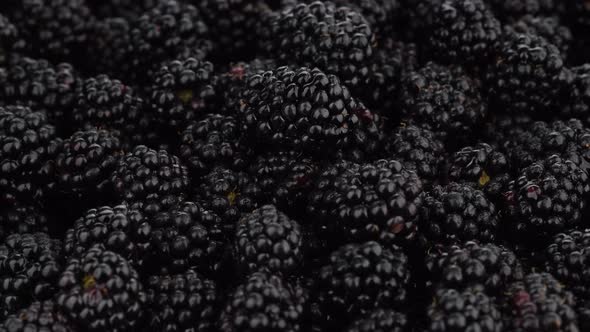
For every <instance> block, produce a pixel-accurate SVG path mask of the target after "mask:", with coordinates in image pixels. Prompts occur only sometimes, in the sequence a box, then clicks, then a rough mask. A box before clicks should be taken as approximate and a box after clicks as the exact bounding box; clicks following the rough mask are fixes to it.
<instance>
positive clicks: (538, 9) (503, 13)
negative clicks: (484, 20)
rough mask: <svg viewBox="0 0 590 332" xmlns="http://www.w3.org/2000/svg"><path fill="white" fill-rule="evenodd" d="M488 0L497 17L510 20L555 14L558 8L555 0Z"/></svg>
mask: <svg viewBox="0 0 590 332" xmlns="http://www.w3.org/2000/svg"><path fill="white" fill-rule="evenodd" d="M488 2H489V4H490V7H491V8H492V9H493V10H494V12H495V13H496V15H497V17H498V18H499V19H502V20H504V21H508V22H510V21H514V20H517V19H518V18H520V17H522V16H525V15H532V16H541V15H547V14H554V13H555V9H556V8H557V6H556V3H555V1H554V0H524V1H521V0H488Z"/></svg>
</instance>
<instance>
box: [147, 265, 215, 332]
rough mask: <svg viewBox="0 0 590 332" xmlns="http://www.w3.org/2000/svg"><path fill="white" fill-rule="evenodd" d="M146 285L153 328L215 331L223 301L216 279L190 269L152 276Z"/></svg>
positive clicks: (150, 326) (150, 324)
mask: <svg viewBox="0 0 590 332" xmlns="http://www.w3.org/2000/svg"><path fill="white" fill-rule="evenodd" d="M145 288H146V293H147V303H148V304H147V305H148V307H147V309H146V312H147V317H148V323H147V325H148V326H149V330H150V331H169V332H176V331H195V332H204V331H213V328H214V326H215V319H216V318H217V311H218V306H219V303H218V302H219V300H220V298H219V296H218V294H217V286H216V284H215V282H214V281H212V280H208V279H205V278H203V277H202V276H201V275H199V274H198V273H197V272H195V271H194V270H188V271H186V272H184V273H182V274H177V275H164V276H150V277H149V278H148V281H147V282H146V286H145Z"/></svg>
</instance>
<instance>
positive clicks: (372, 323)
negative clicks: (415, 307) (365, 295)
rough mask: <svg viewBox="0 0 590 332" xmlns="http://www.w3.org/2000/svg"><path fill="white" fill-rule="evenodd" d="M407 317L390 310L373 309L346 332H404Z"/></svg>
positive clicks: (406, 325)
mask: <svg viewBox="0 0 590 332" xmlns="http://www.w3.org/2000/svg"><path fill="white" fill-rule="evenodd" d="M408 325H409V324H408V317H406V315H404V314H402V313H400V312H397V311H394V310H392V309H375V310H374V311H373V312H371V313H369V314H366V315H364V316H362V317H361V318H359V319H358V320H356V321H354V322H353V323H352V324H351V325H350V326H349V327H348V328H347V329H346V332H404V331H407V327H408Z"/></svg>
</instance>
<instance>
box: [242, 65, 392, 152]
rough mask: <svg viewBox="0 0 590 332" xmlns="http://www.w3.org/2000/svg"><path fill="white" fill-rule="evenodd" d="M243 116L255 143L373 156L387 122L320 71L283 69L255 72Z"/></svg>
mask: <svg viewBox="0 0 590 332" xmlns="http://www.w3.org/2000/svg"><path fill="white" fill-rule="evenodd" d="M246 86H247V88H246V89H245V90H244V91H242V94H241V96H240V98H241V107H240V117H241V120H242V122H243V123H244V129H245V130H246V133H247V135H248V137H249V138H250V140H251V141H252V144H253V145H254V144H255V146H257V147H258V148H259V149H264V147H271V148H279V149H293V150H295V151H297V152H308V153H315V154H319V155H320V156H322V157H324V158H326V157H327V156H326V151H333V152H332V153H334V154H337V153H343V154H344V155H346V157H349V158H352V159H364V158H367V157H370V156H371V155H372V154H373V153H374V152H375V151H376V150H377V149H378V146H379V145H380V140H381V136H382V120H381V118H380V116H379V115H377V114H375V113H373V112H371V111H370V110H368V109H367V108H366V107H365V106H364V105H363V104H362V103H360V102H359V101H357V100H356V99H355V98H353V97H352V96H351V95H350V92H349V91H348V89H347V88H346V86H344V85H341V84H340V80H339V79H338V78H337V77H336V76H334V75H327V74H324V73H323V72H322V71H320V70H319V69H317V68H316V69H308V68H299V69H295V70H291V69H289V68H288V67H280V68H278V69H276V70H274V71H268V72H264V73H261V74H255V75H251V76H249V77H248V78H247V81H246Z"/></svg>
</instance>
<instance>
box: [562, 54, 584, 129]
mask: <svg viewBox="0 0 590 332" xmlns="http://www.w3.org/2000/svg"><path fill="white" fill-rule="evenodd" d="M571 72H572V75H573V79H572V81H571V83H570V84H568V87H567V89H566V90H565V95H564V107H562V108H560V113H559V115H560V117H562V118H564V119H569V118H576V119H579V120H580V121H582V123H583V124H584V125H585V126H587V127H588V126H590V64H585V65H581V66H578V67H574V68H571Z"/></svg>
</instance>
